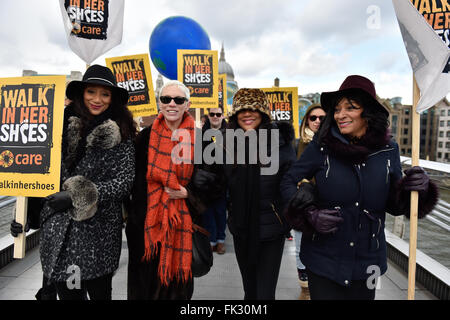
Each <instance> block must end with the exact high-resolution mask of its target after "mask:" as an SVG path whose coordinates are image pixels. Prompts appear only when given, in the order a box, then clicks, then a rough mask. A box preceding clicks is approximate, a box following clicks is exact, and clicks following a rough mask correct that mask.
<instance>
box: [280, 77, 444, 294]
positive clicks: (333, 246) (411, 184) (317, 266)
mask: <svg viewBox="0 0 450 320" xmlns="http://www.w3.org/2000/svg"><path fill="white" fill-rule="evenodd" d="M321 105H322V107H323V108H324V110H325V111H326V113H327V114H326V117H325V119H324V121H323V123H322V125H321V127H320V129H319V132H318V134H316V135H315V136H314V138H313V140H312V142H311V143H310V144H309V145H308V146H307V147H306V149H305V151H304V152H303V154H302V156H301V158H300V159H299V160H298V161H297V162H296V163H295V164H294V165H293V166H292V167H291V169H290V171H289V172H288V174H287V175H286V177H285V179H284V180H283V182H282V190H283V194H284V195H285V196H286V199H291V202H290V204H289V207H288V216H290V217H295V218H294V219H290V221H291V223H293V224H295V226H294V227H295V228H298V229H300V230H302V231H303V237H302V243H301V253H300V257H301V259H302V262H303V263H304V264H305V265H306V270H307V273H308V283H309V290H310V294H311V299H313V300H314V299H331V300H334V299H366V300H373V299H374V298H375V288H376V284H375V283H374V282H373V281H371V279H372V278H373V276H374V272H375V274H376V275H382V274H384V273H385V272H386V269H387V261H386V260H387V258H386V239H385V234H384V221H385V212H389V213H390V214H392V215H402V214H404V215H407V216H408V215H409V203H410V191H413V190H415V191H418V192H419V217H423V216H425V215H426V214H427V213H429V212H430V211H431V210H432V208H433V207H434V205H435V204H436V201H437V198H438V195H437V187H436V185H435V184H433V183H432V182H431V181H430V179H429V178H428V176H427V174H426V173H425V171H424V170H423V169H422V168H421V167H413V168H411V169H408V170H406V171H405V176H403V177H402V168H401V164H400V155H399V150H398V145H397V143H396V142H394V141H393V140H392V139H391V136H390V134H389V131H388V125H389V124H388V115H389V113H388V111H387V110H386V109H385V108H384V106H383V105H382V104H380V103H379V102H378V101H377V99H376V93H375V86H374V85H373V83H372V82H371V81H370V80H369V79H367V78H365V77H362V76H358V75H352V76H349V77H347V78H346V79H345V81H344V82H343V83H342V85H341V87H340V89H339V90H338V91H334V92H324V93H322V95H321ZM304 178H306V179H312V178H314V179H315V182H316V191H315V192H316V196H315V197H310V196H309V195H306V196H305V194H306V193H305V189H303V188H302V187H301V188H300V189H299V190H298V191H296V190H297V182H298V181H300V180H302V179H304Z"/></svg>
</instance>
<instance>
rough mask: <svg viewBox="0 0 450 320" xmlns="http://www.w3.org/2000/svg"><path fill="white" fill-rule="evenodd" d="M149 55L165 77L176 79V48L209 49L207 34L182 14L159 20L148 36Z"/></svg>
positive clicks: (209, 43)
mask: <svg viewBox="0 0 450 320" xmlns="http://www.w3.org/2000/svg"><path fill="white" fill-rule="evenodd" d="M149 49H150V57H151V59H152V62H153V65H154V66H155V68H156V69H157V70H158V71H159V73H161V74H162V75H163V76H165V77H166V78H169V79H171V80H176V79H177V50H178V49H191V50H211V42H210V41H209V37H208V34H207V33H206V31H205V30H204V29H203V28H202V26H201V25H199V24H198V23H197V22H196V21H194V20H192V19H191V18H187V17H183V16H174V17H169V18H166V19H164V20H163V21H161V22H160V23H159V24H158V25H157V26H156V27H155V29H153V32H152V34H151V36H150V41H149Z"/></svg>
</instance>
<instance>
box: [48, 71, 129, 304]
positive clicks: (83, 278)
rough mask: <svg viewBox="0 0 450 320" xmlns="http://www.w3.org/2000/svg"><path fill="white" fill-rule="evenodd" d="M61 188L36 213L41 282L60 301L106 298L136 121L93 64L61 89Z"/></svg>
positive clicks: (109, 77) (121, 92) (108, 75)
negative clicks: (63, 97)
mask: <svg viewBox="0 0 450 320" xmlns="http://www.w3.org/2000/svg"><path fill="white" fill-rule="evenodd" d="M66 95H67V98H68V99H70V101H71V102H70V104H69V105H68V106H67V107H66V108H65V110H64V124H63V139H62V160H61V180H60V181H61V191H60V192H57V193H55V194H52V195H50V196H48V197H46V198H45V202H44V203H43V209H42V210H41V212H40V229H41V233H40V256H41V263H42V270H43V273H44V282H47V283H44V285H46V284H49V283H53V284H55V286H56V291H57V293H58V296H59V299H60V300H82V299H86V297H87V295H86V293H87V294H88V295H89V298H90V299H92V300H111V292H112V288H111V283H112V277H113V274H114V272H115V270H116V269H117V268H118V266H119V258H120V252H121V247H122V223H123V221H122V219H123V218H122V201H123V200H124V199H125V198H126V197H127V196H128V194H129V192H130V189H131V186H132V183H133V178H134V146H133V139H134V137H135V135H136V125H135V123H134V121H133V117H132V115H131V113H130V111H129V110H128V108H127V102H128V92H127V91H126V90H125V89H122V88H119V87H118V86H117V85H116V81H115V78H114V76H113V74H112V72H111V71H110V70H109V69H108V68H106V67H103V66H99V65H93V66H91V67H90V68H88V69H87V70H86V73H85V74H84V76H83V80H82V81H72V82H70V83H69V85H68V86H67V89H66Z"/></svg>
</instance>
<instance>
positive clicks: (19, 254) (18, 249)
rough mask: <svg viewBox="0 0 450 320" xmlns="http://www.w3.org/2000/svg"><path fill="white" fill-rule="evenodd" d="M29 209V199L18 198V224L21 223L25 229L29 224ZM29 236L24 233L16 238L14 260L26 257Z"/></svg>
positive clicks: (16, 218)
mask: <svg viewBox="0 0 450 320" xmlns="http://www.w3.org/2000/svg"><path fill="white" fill-rule="evenodd" d="M27 208H28V198H26V197H16V217H15V220H16V222H18V223H20V224H21V225H22V226H23V228H24V229H25V225H26V223H27ZM26 240H27V235H26V232H25V230H24V232H22V233H19V234H18V235H17V237H15V238H14V255H13V257H14V259H22V258H23V257H25V245H26Z"/></svg>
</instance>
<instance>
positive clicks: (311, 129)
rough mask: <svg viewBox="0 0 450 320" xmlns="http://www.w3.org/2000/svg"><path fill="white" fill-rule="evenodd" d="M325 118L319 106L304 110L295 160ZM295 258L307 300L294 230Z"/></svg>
mask: <svg viewBox="0 0 450 320" xmlns="http://www.w3.org/2000/svg"><path fill="white" fill-rule="evenodd" d="M324 118H325V111H324V110H323V109H322V107H321V106H320V104H312V105H310V106H309V107H308V108H307V109H306V113H305V115H304V117H303V120H302V123H301V124H300V140H299V143H298V148H297V159H299V158H300V156H301V155H302V153H303V151H304V150H305V148H306V146H307V145H308V144H309V143H310V142H311V141H312V139H313V137H314V134H315V133H316V132H317V131H318V130H319V128H320V124H321V123H322V121H323V119H324ZM294 237H295V257H296V262H297V274H298V281H299V283H300V287H301V288H302V289H301V293H300V297H299V299H300V300H309V289H308V275H307V273H306V270H305V266H304V264H303V263H302V261H301V259H300V243H301V240H302V232H301V231H300V230H295V229H294Z"/></svg>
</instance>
